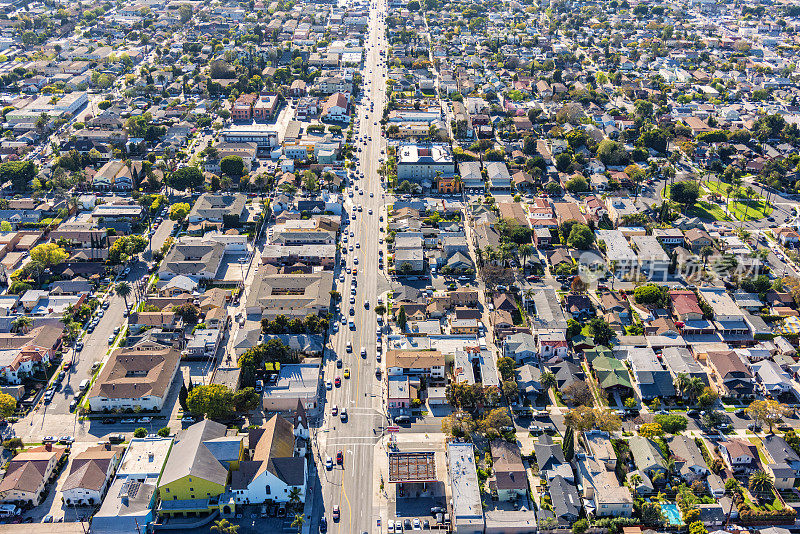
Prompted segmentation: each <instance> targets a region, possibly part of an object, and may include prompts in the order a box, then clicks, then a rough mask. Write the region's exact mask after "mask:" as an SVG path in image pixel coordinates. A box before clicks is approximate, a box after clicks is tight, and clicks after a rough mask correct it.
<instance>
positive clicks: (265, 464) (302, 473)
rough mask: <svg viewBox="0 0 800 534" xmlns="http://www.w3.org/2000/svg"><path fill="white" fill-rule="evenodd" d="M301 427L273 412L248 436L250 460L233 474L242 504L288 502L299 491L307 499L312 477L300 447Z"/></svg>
mask: <svg viewBox="0 0 800 534" xmlns="http://www.w3.org/2000/svg"><path fill="white" fill-rule="evenodd" d="M301 430H302V429H301V428H300V427H299V426H297V425H293V424H292V423H290V422H289V421H287V420H286V419H284V418H283V417H281V416H280V415H273V416H272V417H271V418H270V419H269V420H267V421H266V422H265V423H264V424H263V425H262V426H261V427H260V428H256V429H252V430H250V431H249V435H248V448H249V451H250V452H249V457H250V459H249V460H243V461H241V462H239V469H238V470H236V471H234V472H233V473H232V475H231V484H230V487H231V491H232V492H233V494H234V498H235V499H236V502H237V503H238V504H245V503H250V504H260V503H263V502H265V501H267V500H269V501H272V502H282V503H286V502H288V501H289V500H290V499H292V498H293V495H294V494H296V495H297V497H298V498H299V499H300V502H305V498H306V482H307V480H308V474H307V468H306V459H305V456H304V455H301V454H299V453H300V452H302V451H301V450H300V449H299V446H301V443H302V442H303V441H304V438H302V436H301V434H300V432H301Z"/></svg>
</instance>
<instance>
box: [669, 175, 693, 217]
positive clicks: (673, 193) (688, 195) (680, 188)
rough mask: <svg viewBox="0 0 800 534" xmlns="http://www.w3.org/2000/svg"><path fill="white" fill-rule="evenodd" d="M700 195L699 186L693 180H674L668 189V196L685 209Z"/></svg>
mask: <svg viewBox="0 0 800 534" xmlns="http://www.w3.org/2000/svg"><path fill="white" fill-rule="evenodd" d="M699 197H700V186H699V185H698V184H696V183H694V182H688V181H686V182H676V183H674V184H672V187H671V188H670V190H669V198H670V199H671V200H672V201H674V202H677V203H678V204H680V205H681V206H683V207H684V210H685V209H688V208H689V207H690V206H693V205H694V204H695V203H696V202H697V199H698V198H699Z"/></svg>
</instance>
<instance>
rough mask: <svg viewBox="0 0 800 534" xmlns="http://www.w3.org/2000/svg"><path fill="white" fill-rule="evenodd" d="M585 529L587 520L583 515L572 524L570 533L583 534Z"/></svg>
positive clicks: (587, 526)
mask: <svg viewBox="0 0 800 534" xmlns="http://www.w3.org/2000/svg"><path fill="white" fill-rule="evenodd" d="M587 530H589V520H588V519H586V518H585V517H584V518H582V519H578V520H577V521H575V523H573V524H572V534H584V532H586V531H587Z"/></svg>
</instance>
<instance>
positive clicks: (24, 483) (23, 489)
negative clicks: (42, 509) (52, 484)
mask: <svg viewBox="0 0 800 534" xmlns="http://www.w3.org/2000/svg"><path fill="white" fill-rule="evenodd" d="M64 452H65V449H64V448H63V447H54V446H52V445H49V444H48V445H41V446H39V447H33V448H30V449H26V450H24V451H22V452H20V453H19V454H17V455H16V456H14V458H12V459H11V461H9V462H8V465H7V466H6V470H5V475H4V476H3V480H2V481H0V502H2V503H10V504H16V503H26V504H29V505H33V506H36V505H38V504H39V501H40V500H41V498H42V493H43V492H44V489H45V486H46V485H47V482H48V481H49V480H50V476H51V475H52V474H53V473H54V471H55V470H56V467H57V466H58V464H59V462H60V461H61V458H62V456H63V455H64Z"/></svg>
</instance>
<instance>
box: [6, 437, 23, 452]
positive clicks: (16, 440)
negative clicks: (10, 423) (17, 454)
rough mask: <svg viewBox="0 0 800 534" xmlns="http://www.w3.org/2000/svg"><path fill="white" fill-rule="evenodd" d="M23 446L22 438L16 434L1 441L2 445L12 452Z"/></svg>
mask: <svg viewBox="0 0 800 534" xmlns="http://www.w3.org/2000/svg"><path fill="white" fill-rule="evenodd" d="M23 446H24V443H23V442H22V438H20V437H18V436H17V437H13V438H9V439H7V440H5V441H3V447H4V448H6V449H8V450H10V451H11V452H12V453H13V452H14V451H16V450H17V449H21V448H22V447H23Z"/></svg>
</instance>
